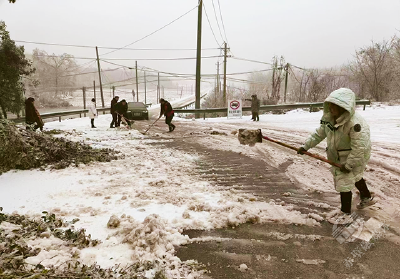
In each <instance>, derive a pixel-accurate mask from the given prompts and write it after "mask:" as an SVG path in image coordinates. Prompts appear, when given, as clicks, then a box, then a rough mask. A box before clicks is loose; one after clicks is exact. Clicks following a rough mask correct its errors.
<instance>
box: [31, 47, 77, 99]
mask: <svg viewBox="0 0 400 279" xmlns="http://www.w3.org/2000/svg"><path fill="white" fill-rule="evenodd" d="M33 64H34V66H35V67H36V69H37V71H36V77H37V78H38V80H39V81H40V84H41V89H42V90H46V91H47V92H55V96H58V95H59V93H60V92H61V94H62V95H68V94H69V93H71V92H72V91H74V89H75V88H74V87H75V76H74V73H75V72H74V70H75V69H77V64H76V62H75V59H74V57H73V56H72V55H70V54H66V53H64V54H63V55H61V56H57V55H55V54H52V55H49V54H47V52H45V51H43V50H39V49H35V50H33Z"/></svg>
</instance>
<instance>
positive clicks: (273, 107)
mask: <svg viewBox="0 0 400 279" xmlns="http://www.w3.org/2000/svg"><path fill="white" fill-rule="evenodd" d="M356 105H363V106H364V110H365V106H366V105H371V101H370V100H359V101H356ZM323 106H324V103H323V102H322V103H301V104H286V105H267V106H260V111H273V110H293V109H299V108H307V109H309V110H310V112H312V109H313V108H322V107H323ZM174 111H175V112H176V113H189V114H199V115H203V118H204V119H205V118H206V114H209V113H218V112H219V113H221V112H227V108H208V109H174ZM242 111H251V107H243V109H242Z"/></svg>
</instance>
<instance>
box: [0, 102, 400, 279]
mask: <svg viewBox="0 0 400 279" xmlns="http://www.w3.org/2000/svg"><path fill="white" fill-rule="evenodd" d="M398 111H399V107H373V108H367V110H366V111H365V112H362V113H364V114H365V115H364V116H365V117H366V118H367V120H368V121H369V123H370V125H371V131H372V139H373V142H374V145H373V155H372V159H371V161H370V164H369V165H368V168H367V172H366V175H365V178H366V180H367V182H368V184H369V185H370V188H371V190H372V191H374V192H375V194H376V196H377V197H378V200H379V202H378V204H377V206H376V207H374V208H375V209H377V208H381V209H379V210H364V211H363V212H360V213H359V214H360V216H362V217H363V218H366V219H368V218H370V217H374V218H376V219H377V220H379V221H380V222H382V223H385V224H387V225H388V226H390V231H388V232H387V234H386V235H385V239H384V240H382V239H381V240H380V242H379V244H380V245H376V247H374V249H375V250H373V251H367V252H365V256H364V258H360V259H358V258H357V259H356V262H355V263H354V266H356V267H357V268H354V267H353V269H346V268H345V267H344V265H343V261H344V260H345V259H346V257H351V256H352V254H351V252H352V249H354V247H356V245H357V242H352V243H351V244H346V243H345V244H341V245H340V244H339V243H337V241H336V240H335V239H333V237H332V226H331V225H328V224H327V222H325V221H323V220H324V219H325V218H326V215H327V214H328V213H329V212H330V211H332V210H333V209H334V208H335V207H337V206H338V205H339V196H338V194H337V193H336V192H335V191H334V190H333V186H332V185H333V183H332V179H331V176H330V173H329V170H328V166H327V165H325V164H323V163H321V162H318V161H315V160H313V159H311V158H306V157H303V156H297V155H296V154H295V153H294V152H293V151H290V150H287V149H284V148H282V147H279V146H277V145H275V144H272V143H262V144H259V145H257V146H255V147H248V146H242V145H240V144H239V143H238V140H237V137H236V136H235V135H233V134H232V133H231V132H232V131H234V130H237V129H239V128H254V129H256V128H257V129H258V128H262V130H263V133H264V134H268V136H271V137H273V138H276V139H278V140H282V141H285V142H287V143H290V144H293V145H296V146H299V145H300V144H302V143H303V141H304V139H305V138H306V136H307V135H308V133H309V132H310V131H312V130H313V129H314V128H316V125H318V123H319V118H320V116H321V115H320V114H319V113H308V112H302V111H296V112H291V113H288V114H286V115H272V114H271V115H262V116H261V117H260V120H261V121H260V122H258V123H253V122H250V121H249V117H244V118H243V119H240V120H234V119H230V120H227V119H212V120H196V121H192V120H184V119H180V120H177V121H176V122H177V123H176V125H177V129H176V131H175V132H174V133H166V131H167V126H166V125H165V124H163V123H160V122H161V121H159V123H157V124H156V126H155V127H154V128H152V129H151V130H150V132H149V134H148V135H146V136H143V135H141V134H140V133H139V132H138V131H136V130H130V131H128V130H124V129H121V130H113V129H108V128H107V127H108V125H109V121H110V115H105V116H100V118H99V119H98V120H96V126H97V127H99V128H98V129H90V128H89V125H88V124H89V120H88V119H73V120H68V121H63V122H61V123H58V122H54V123H46V127H47V128H48V129H50V128H53V129H62V130H65V131H66V132H67V133H66V134H65V135H63V136H65V137H66V138H69V139H72V140H80V141H84V142H86V143H88V144H91V145H92V146H95V147H96V146H97V147H108V148H114V149H116V150H118V151H121V152H123V153H124V154H125V155H126V156H125V158H124V159H122V160H118V161H114V162H110V163H93V164H91V165H88V166H85V165H81V166H79V167H78V168H75V167H70V168H67V169H64V170H46V171H39V170H31V171H15V172H14V171H11V172H8V173H6V174H3V175H1V176H0V193H1V195H0V206H2V207H3V208H4V211H5V212H13V211H17V212H19V213H27V214H30V215H32V216H40V215H41V212H42V211H43V210H47V211H51V212H54V213H55V214H56V215H57V216H60V217H63V218H65V219H67V220H72V219H73V218H76V217H78V218H79V219H80V221H79V222H77V223H76V224H75V226H76V227H77V228H85V229H86V230H87V232H88V233H90V234H91V235H92V238H97V239H100V240H101V241H102V242H103V243H102V244H101V245H100V246H98V247H92V248H86V249H83V250H82V251H80V260H81V261H82V262H84V263H86V264H93V263H94V262H97V263H99V264H100V265H101V266H103V267H109V266H112V265H114V264H121V265H128V264H130V263H132V262H134V261H137V260H142V261H143V260H155V259H165V261H166V264H165V269H166V271H167V274H169V276H170V277H171V278H177V277H178V276H182V277H184V278H189V277H190V276H195V275H196V272H193V271H191V270H190V269H188V268H186V266H187V264H188V262H182V261H181V259H184V260H190V259H197V260H199V261H201V262H203V263H205V264H207V261H210V259H212V257H216V258H214V260H216V259H218V260H221V259H225V260H224V263H225V261H228V262H227V263H226V264H225V265H221V266H217V267H215V266H212V265H210V266H209V267H208V269H210V270H211V271H214V272H216V270H220V274H219V275H221V276H222V275H223V274H226V275H225V276H226V277H223V276H222V277H221V276H219V277H216V278H232V277H229V276H228V275H229V274H230V275H231V276H236V278H258V276H261V277H259V278H289V277H282V276H284V274H281V273H279V272H278V271H277V269H276V268H277V267H279V268H284V266H282V263H283V264H288V265H289V266H291V268H294V269H295V268H296V264H297V265H299V264H301V265H304V266H307V268H305V269H304V271H303V272H304V274H308V272H310V271H311V270H313V269H312V268H313V267H315V266H318V268H319V269H320V273H318V274H325V275H326V274H330V273H329V272H331V271H332V270H334V269H337V268H340V267H341V268H342V269H343V272H341V274H342V275H341V276H338V277H337V278H343V275H354V276H359V278H362V277H361V276H365V278H369V277H368V276H370V275H371V274H372V275H373V274H375V272H376V271H371V272H372V273H368V272H367V271H368V270H369V269H372V268H373V267H370V268H369V269H363V268H361V267H360V265H363V264H365V262H364V261H366V260H365V259H367V258H368V257H369V258H371V256H369V253H371V254H370V255H374V256H373V257H372V258H376V259H380V260H386V261H387V262H388V264H391V263H392V262H393V261H395V260H397V261H398V260H400V257H399V255H398V252H397V254H396V253H394V254H393V253H392V252H394V250H393V251H392V250H391V249H396V251H398V245H399V243H400V240H399V237H398V235H399V234H400V229H399V221H400V219H398V218H397V217H395V214H396V209H397V208H400V194H399V191H398V190H399V188H400V170H399V166H400V152H399V151H400V133H399V130H400V127H399V125H400V117H399V113H398ZM149 123H151V121H149V122H139V121H138V122H136V123H135V126H136V128H138V129H139V130H140V131H142V130H144V129H145V128H146V127H147V125H149ZM323 150H324V146H323V145H322V144H321V147H320V148H318V149H315V151H317V152H318V153H320V154H321V155H324V154H323V153H324V152H323ZM263 187H267V188H268V190H265V188H263ZM153 214H156V215H153ZM112 215H116V216H118V217H120V219H121V225H120V227H118V228H116V229H110V228H107V222H108V220H109V218H110V217H111V216H112ZM396 218H397V219H396ZM246 222H250V223H252V222H255V223H260V224H261V225H246V226H240V227H239V228H236V229H232V227H237V226H238V225H239V224H243V223H246ZM268 224H273V225H268ZM294 225H295V226H294ZM247 227H248V229H246V228H247ZM218 228H220V229H222V230H214V229H218ZM225 228H231V229H225ZM267 228H268V229H267ZM204 230H212V231H210V232H209V233H207V232H204ZM199 231H200V232H201V233H198V232H199ZM246 231H247V236H246ZM260 231H263V232H262V233H261V232H260ZM235 232H237V234H238V235H239V234H240V235H241V236H240V238H236V237H235V236H234V235H235V234H236V233H235ZM257 232H258V237H257ZM315 232H318V234H317V233H315ZM260 233H261V234H262V235H263V236H260ZM195 237H200V239H199V238H195ZM296 237H297V238H299V239H303V240H302V242H301V243H300V244H301V245H302V246H300V248H304V249H305V250H307V249H306V247H309V248H310V249H311V251H313V252H312V253H311V252H308V254H307V253H305V252H304V253H305V254H304V255H296V252H295V251H296V249H297V248H298V247H299V243H296V244H294V245H295V246H294V247H291V248H290V247H286V246H288V245H286V244H287V243H289V242H290V243H291V244H293V243H294V242H296V241H295V240H294V239H295V238H296ZM315 237H317V238H324V239H328V240H327V241H324V240H322V241H320V240H316V239H315ZM224 238H226V239H225V240H224ZM228 239H231V240H228ZM232 239H233V240H232ZM235 239H236V240H235ZM257 239H258V240H259V241H260V242H263V243H265V242H267V244H263V245H261V246H259V248H260V249H259V250H257V249H256V248H254V247H255V246H254V245H253V244H252V245H253V246H251V245H250V246H251V247H253V248H254V249H256V250H257V253H251V252H249V251H247V252H246V253H244V252H243V253H244V254H246V255H247V256H246V257H242V258H241V255H242V254H243V253H242V252H240V251H238V250H237V249H236V250H235V249H233V250H232V251H230V248H229V247H231V246H232V245H233V244H234V243H236V242H238V241H239V242H240V241H242V242H241V243H242V244H243V243H244V244H243V246H241V245H239V244H237V243H236V244H237V245H236V246H237V247H248V244H249V241H250V242H252V241H256V242H257V241H258V240H257ZM277 240H279V241H277ZM195 241H197V242H199V241H200V244H190V243H192V242H195ZM243 241H244V242H243ZM246 241H247V242H246ZM44 242H45V241H43V242H40V241H39V243H36V244H35V245H38V246H42V247H46V249H45V250H46V251H44V252H42V253H40V254H39V255H38V256H36V257H32V258H28V259H27V261H28V262H29V263H31V264H36V263H38V262H40V261H42V264H44V265H46V264H48V265H50V264H54V265H57V264H61V263H63V262H65V260H66V259H68V257H72V252H71V251H69V250H68V249H67V248H66V247H63V246H62V245H60V244H59V243H56V242H54V243H49V241H47V242H46V244H45V243H44ZM269 242H271V243H272V244H271V247H275V249H273V250H271V253H269V254H268V253H267V254H265V253H264V254H261V253H260V251H261V250H262V249H265V247H266V246H265V245H267V246H268V245H269V244H268V243H269ZM297 242H298V241H297ZM201 243H203V246H202V244H201ZM218 243H221V244H218ZM246 243H247V244H246ZM273 243H275V244H279V245H274V244H273ZM282 243H283V244H282ZM319 243H322V244H319ZM390 243H391V244H392V245H393V244H395V245H394V246H390V245H391V244H390ZM182 245H187V246H186V247H188V248H187V251H188V252H187V253H184V252H182V250H181V249H182V248H181V249H179V253H178V254H176V249H177V247H180V246H182ZM196 245H200V246H196ZM215 245H217V246H218V245H220V246H221V247H219V248H218V249H214V248H215V247H214V248H212V247H213V246H215ZM225 245H226V246H225ZM224 246H225V248H226V249H224ZM233 246H235V245H233ZM233 246H232V247H233ZM289 246H290V245H289ZM276 247H278V248H276ZM284 247H286V248H287V249H286V248H284ZM296 247H297V248H296ZM318 247H324V248H323V249H322V248H321V250H320V251H319V252H318ZM228 248H229V249H228ZM295 248H296V249H295ZM300 248H298V249H300ZM334 248H336V249H339V250H340V251H341V252H340V253H339V252H335V253H334V256H328V255H327V254H326V253H329V250H331V249H334ZM199 249H201V251H202V253H197V254H196V251H200V250H199ZM276 249H278V250H279V252H278V250H276ZM285 249H286V251H287V252H288V253H289V254H288V256H287V257H285V258H280V257H281V255H282V253H285V252H284V251H285ZM291 249H292V250H291ZM310 249H309V250H310ZM385 249H389V250H388V251H387V252H389V254H390V255H391V256H390V257H391V258H390V259H391V260H389V256H388V257H381V256H380V257H379V256H378V255H380V253H383V252H382V251H386V250H385ZM60 250H62V251H63V253H59V254H60V255H59V256H55V254H57V251H60ZM300 250H301V249H300ZM300 250H299V251H300ZM191 251H194V252H191ZM224 251H225V252H224ZM273 251H275V252H276V255H275V254H274V252H273ZM290 251H292V252H290ZM208 252H209V253H208ZM293 253H294V254H293ZM251 254H254V255H253V256H254V257H256V255H257V257H256V259H255V260H254V257H253V256H252V255H251ZM177 255H178V256H179V258H178V257H177ZM278 255H279V256H278ZM305 256H308V258H307V259H304V258H302V257H305ZM196 257H197V258H196ZM180 258H181V259H180ZM264 258H265V259H268V258H269V260H265V259H264ZM207 259H208V260H207ZM260 259H264V260H260ZM271 259H273V260H272V261H271ZM286 260H287V262H285V261H286ZM296 260H299V261H300V262H299V261H297V262H296ZM302 260H319V261H314V262H312V263H313V264H311V265H308V264H306V263H305V262H304V261H302ZM279 261H280V262H279ZM321 261H324V262H325V263H322V262H321ZM259 262H263V263H264V264H262V265H260V266H261V267H258V265H257V264H256V263H259ZM277 262H279V263H280V264H277ZM293 262H294V263H293ZM306 262H307V261H306ZM333 262H334V264H333ZM242 263H245V264H246V265H247V266H248V268H249V269H246V268H244V267H243V266H242V269H239V266H240V264H242ZM272 263H275V264H272ZM307 263H308V262H307ZM314 263H316V264H314ZM368 264H369V262H368ZM228 266H229V267H228ZM268 266H269V268H268ZM309 267H310V268H309ZM216 268H217V269H216ZM397 269H398V267H397ZM246 270H248V271H249V272H242V271H246ZM366 270H367V271H366ZM250 271H251V272H250ZM270 272H272V274H275V275H274V276H271V277H262V276H263V274H268V273H269V274H271V273H270ZM324 272H326V273H324ZM398 272H400V271H398ZM151 274H152V271H149V277H150V278H151ZM212 275H213V272H212V273H211V274H209V276H211V277H212ZM239 275H240V276H242V277H240V276H239ZM389 275H390V274H389ZM389 275H388V276H389ZM238 276H239V277H238ZM243 276H244V277H243ZM330 276H331V277H326V278H336V277H332V276H333V275H330ZM375 277H376V276H375ZM310 278H313V277H310ZM315 278H317V277H315ZM376 278H379V277H376ZM385 278H397V277H385Z"/></svg>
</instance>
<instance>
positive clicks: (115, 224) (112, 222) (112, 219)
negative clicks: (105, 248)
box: [107, 215, 121, 229]
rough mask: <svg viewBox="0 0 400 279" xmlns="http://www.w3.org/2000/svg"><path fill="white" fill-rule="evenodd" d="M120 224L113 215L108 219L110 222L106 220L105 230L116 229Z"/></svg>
mask: <svg viewBox="0 0 400 279" xmlns="http://www.w3.org/2000/svg"><path fill="white" fill-rule="evenodd" d="M120 224H121V220H119V218H118V217H117V216H115V215H112V216H111V217H110V220H108V223H107V228H110V229H111V228H118V227H119V225H120Z"/></svg>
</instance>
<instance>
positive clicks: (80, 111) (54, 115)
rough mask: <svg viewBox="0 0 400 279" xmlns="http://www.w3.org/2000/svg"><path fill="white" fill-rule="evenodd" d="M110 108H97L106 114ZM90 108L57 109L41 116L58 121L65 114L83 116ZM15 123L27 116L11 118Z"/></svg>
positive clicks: (20, 121) (21, 121) (22, 120)
mask: <svg viewBox="0 0 400 279" xmlns="http://www.w3.org/2000/svg"><path fill="white" fill-rule="evenodd" d="M109 110H110V108H108V107H107V108H97V111H98V112H103V114H105V112H107V111H109ZM88 112H89V110H88V109H78V110H66V111H57V112H48V113H41V114H40V117H41V118H42V119H48V118H58V121H60V122H61V118H62V117H63V116H68V115H78V114H79V117H82V114H83V115H85V114H86V113H88ZM9 120H11V121H13V122H15V123H23V122H25V117H20V118H14V119H12V118H11V119H9Z"/></svg>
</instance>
